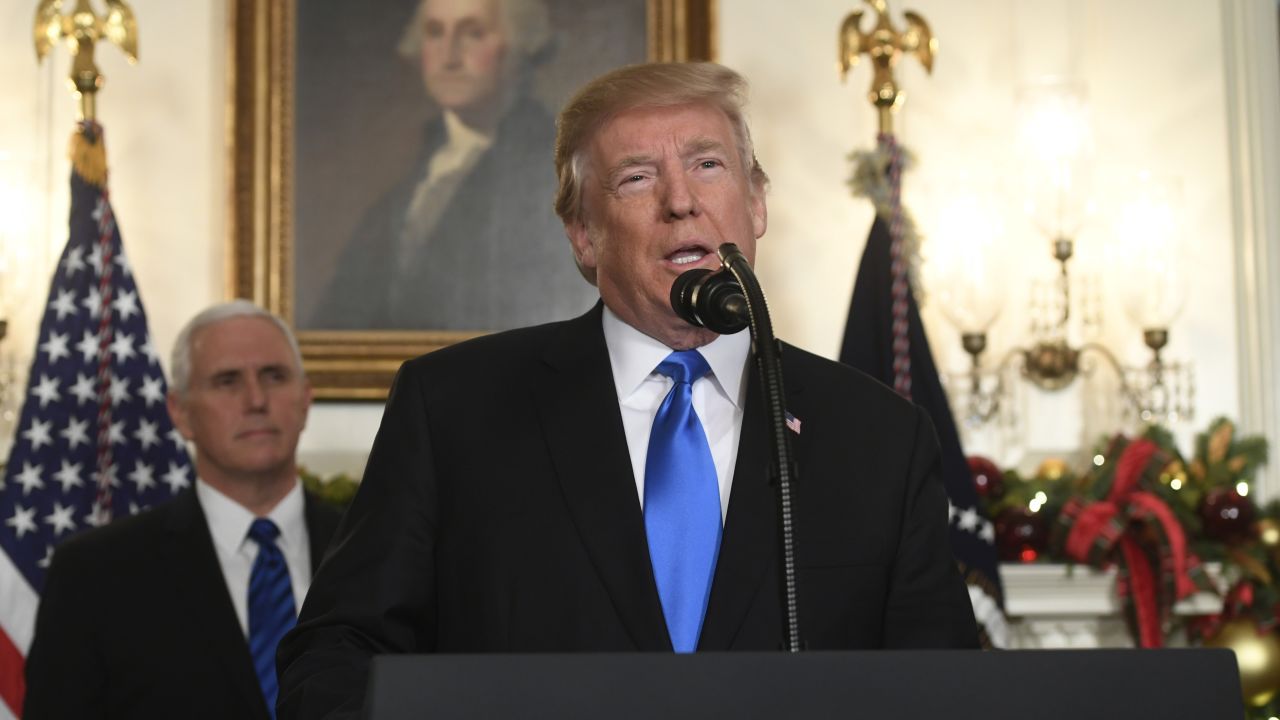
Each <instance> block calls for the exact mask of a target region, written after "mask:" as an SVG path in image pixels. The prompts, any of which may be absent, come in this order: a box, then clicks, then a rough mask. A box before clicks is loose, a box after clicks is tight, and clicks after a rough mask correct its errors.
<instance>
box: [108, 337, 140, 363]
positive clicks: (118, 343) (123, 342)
mask: <svg viewBox="0 0 1280 720" xmlns="http://www.w3.org/2000/svg"><path fill="white" fill-rule="evenodd" d="M111 352H112V353H114V354H115V356H116V362H117V363H122V362H124V361H125V360H128V359H129V358H131V357H133V356H134V355H136V354H137V353H136V352H134V349H133V336H132V335H129V334H128V333H120V334H118V335H116V336H115V339H113V340H112V341H111Z"/></svg>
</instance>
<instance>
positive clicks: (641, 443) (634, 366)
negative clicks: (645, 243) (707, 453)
mask: <svg viewBox="0 0 1280 720" xmlns="http://www.w3.org/2000/svg"><path fill="white" fill-rule="evenodd" d="M604 341H605V344H606V345H607V346H608V347H609V362H610V363H611V364H612V365H613V382H614V385H615V387H616V389H617V391H618V407H619V409H620V410H621V411H622V428H623V430H624V431H625V432H626V435H627V449H628V450H629V451H630V453H631V469H632V471H633V472H634V474H635V478H636V493H637V494H638V495H639V497H640V507H641V508H643V507H644V470H645V462H646V460H647V458H648V454H649V433H650V432H651V431H652V430H653V416H654V415H656V414H657V413H658V407H659V406H660V405H662V400H663V399H664V398H666V396H667V393H668V392H670V390H671V387H672V385H674V384H675V383H674V381H673V380H672V379H671V378H669V377H667V376H665V375H661V374H659V373H657V372H655V370H656V368H657V367H658V363H660V362H662V361H663V360H664V359H666V357H667V356H668V355H670V354H671V348H669V347H667V346H666V345H663V344H662V343H661V342H658V341H657V340H655V339H653V338H651V337H649V336H648V335H645V334H644V333H642V332H640V331H639V330H636V329H635V328H633V327H631V326H630V325H628V324H626V323H625V322H623V321H622V320H621V319H620V318H619V317H618V316H617V315H614V314H613V312H611V311H610V310H609V308H607V307H606V308H605V309H604ZM750 350H751V334H750V333H748V332H745V331H744V332H740V333H736V334H733V335H721V336H719V337H718V338H716V339H715V340H714V341H712V342H711V343H710V344H708V345H704V346H703V347H700V348H698V352H700V353H702V356H703V357H704V358H706V360H707V364H708V365H710V366H711V372H710V373H708V374H706V375H705V376H703V377H701V378H699V379H698V380H697V381H695V382H694V383H693V410H694V412H696V413H697V414H698V420H700V421H701V422H702V430H703V432H705V433H706V435H707V443H708V444H709V445H710V446H711V460H712V462H714V463H715V466H716V479H717V481H718V485H719V488H720V520H721V522H723V521H724V518H725V515H726V514H727V513H728V511H729V491H730V490H731V489H732V485H733V470H734V467H735V466H736V465H737V461H738V440H739V438H741V436H742V413H743V409H744V407H745V404H746V396H747V385H746V383H745V382H743V378H744V376H745V371H746V367H747V356H748V355H749V354H750Z"/></svg>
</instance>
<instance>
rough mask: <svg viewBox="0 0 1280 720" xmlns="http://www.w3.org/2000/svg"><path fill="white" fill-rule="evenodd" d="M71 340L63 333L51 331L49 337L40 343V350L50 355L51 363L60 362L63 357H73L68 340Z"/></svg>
mask: <svg viewBox="0 0 1280 720" xmlns="http://www.w3.org/2000/svg"><path fill="white" fill-rule="evenodd" d="M69 340H70V338H68V337H67V336H66V335H65V334H63V333H56V332H52V333H49V339H48V340H45V341H44V342H42V343H40V352H42V353H44V354H46V355H48V356H49V364H50V365H52V364H53V363H56V362H58V361H59V360H61V359H62V358H65V357H71V351H70V350H69V349H67V342H68V341H69Z"/></svg>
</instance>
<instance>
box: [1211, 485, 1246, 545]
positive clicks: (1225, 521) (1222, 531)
mask: <svg viewBox="0 0 1280 720" xmlns="http://www.w3.org/2000/svg"><path fill="white" fill-rule="evenodd" d="M1257 514H1258V513H1257V510H1256V509H1255V508H1254V507H1253V502H1252V501H1251V500H1249V498H1247V497H1245V496H1243V495H1241V494H1240V493H1238V492H1236V489H1235V488H1230V487H1217V488H1213V489H1212V490H1210V491H1209V492H1207V493H1205V496H1204V499H1203V500H1201V501H1200V522H1201V523H1202V524H1203V526H1204V534H1205V537H1207V538H1209V539H1210V540H1217V541H1218V542H1221V543H1226V544H1228V545H1234V544H1236V543H1239V542H1243V541H1245V540H1249V539H1252V538H1253V533H1254V519H1255V517H1256V516H1257Z"/></svg>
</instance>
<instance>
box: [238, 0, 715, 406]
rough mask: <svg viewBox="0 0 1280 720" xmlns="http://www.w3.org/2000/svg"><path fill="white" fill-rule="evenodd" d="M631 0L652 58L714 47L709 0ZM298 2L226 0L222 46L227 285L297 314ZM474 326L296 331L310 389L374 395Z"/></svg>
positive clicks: (327, 395)
mask: <svg viewBox="0 0 1280 720" xmlns="http://www.w3.org/2000/svg"><path fill="white" fill-rule="evenodd" d="M636 1H637V2H642V1H643V2H645V3H646V7H645V14H646V28H645V33H646V37H645V42H646V46H647V52H648V55H649V57H650V58H651V59H655V60H668V61H685V60H705V59H712V58H713V57H714V56H715V52H714V47H713V44H712V43H713V38H714V34H713V32H712V28H713V23H714V11H715V8H714V3H715V0H636ZM296 4H297V0H232V3H231V6H230V33H229V35H230V39H229V47H228V55H229V64H228V67H229V72H228V76H229V77H228V86H229V87H228V92H229V94H230V103H229V108H228V123H229V127H228V153H229V159H228V160H229V165H230V167H229V176H230V193H229V208H228V235H229V242H228V244H227V267H228V273H227V294H228V295H229V296H230V297H242V298H248V299H250V300H253V301H254V302H257V303H259V304H261V305H262V306H264V307H266V308H268V309H270V310H272V311H273V312H276V313H278V314H280V315H281V316H282V317H284V318H285V319H286V320H288V321H289V322H294V320H295V318H294V312H295V308H294V302H295V298H294V292H295V282H294V280H295V278H294V254H293V253H294V250H295V248H296V245H295V240H294V236H293V232H294V216H293V213H294V208H295V204H294V201H295V198H294V187H293V167H294V160H295V157H294V137H293V134H294V106H293V103H294V97H295V95H294V93H295V78H294V73H295V60H294V57H295V48H296V32H297V6H296ZM550 192H551V190H550V188H548V196H549V195H550ZM566 252H567V249H566ZM475 334H476V333H474V332H456V331H433V330H426V331H422V330H376V331H370V330H324V329H304V330H300V331H299V332H298V340H299V344H300V345H301V348H302V355H303V363H304V365H305V367H306V370H307V374H308V375H309V377H310V379H311V382H312V385H313V386H314V388H315V392H316V397H317V398H318V399H322V400H371V401H378V400H383V399H385V397H386V393H387V390H388V389H389V387H390V384H391V380H392V378H393V376H394V374H395V372H396V370H397V369H398V368H399V366H400V364H401V363H403V362H404V361H405V360H407V359H408V358H411V357H414V356H416V355H420V354H422V353H426V352H430V351H432V350H435V349H438V348H441V347H444V346H447V345H450V344H452V343H455V342H458V341H460V340H463V339H466V338H468V337H472V336H474V335H475Z"/></svg>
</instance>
